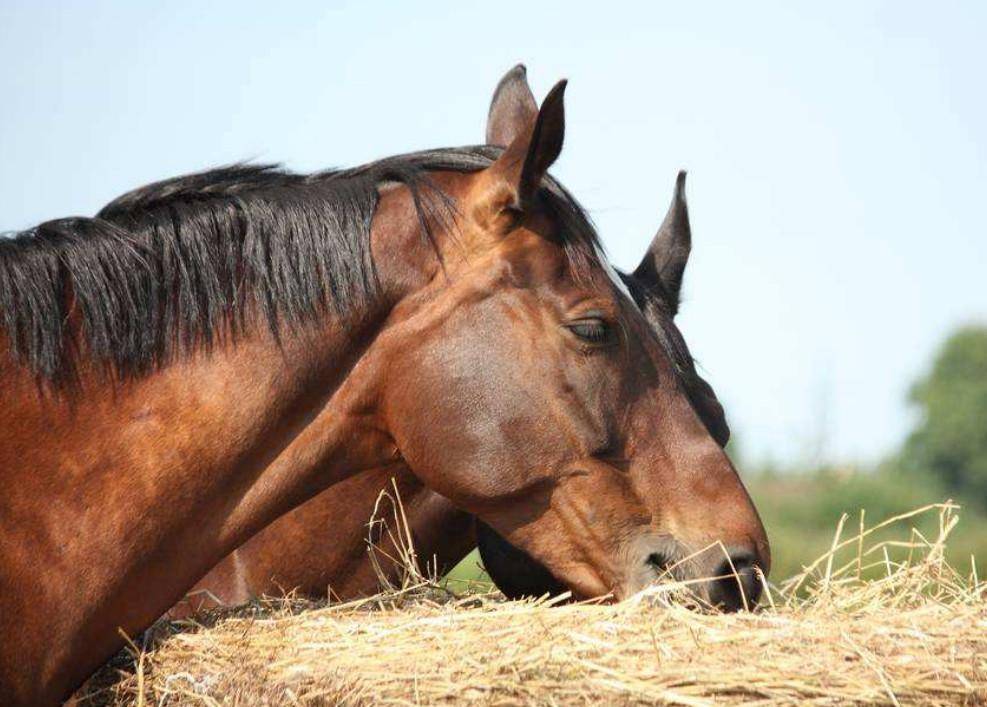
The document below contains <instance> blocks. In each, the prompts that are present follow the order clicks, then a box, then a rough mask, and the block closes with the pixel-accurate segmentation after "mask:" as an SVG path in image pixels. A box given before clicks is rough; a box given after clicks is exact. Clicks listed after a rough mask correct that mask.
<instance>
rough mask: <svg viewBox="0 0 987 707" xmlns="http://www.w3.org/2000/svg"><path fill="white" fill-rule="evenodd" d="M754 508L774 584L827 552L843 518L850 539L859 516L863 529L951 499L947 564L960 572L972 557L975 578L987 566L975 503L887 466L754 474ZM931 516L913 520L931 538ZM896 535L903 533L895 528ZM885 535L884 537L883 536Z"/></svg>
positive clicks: (985, 533) (986, 537)
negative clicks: (956, 507)
mask: <svg viewBox="0 0 987 707" xmlns="http://www.w3.org/2000/svg"><path fill="white" fill-rule="evenodd" d="M746 481H747V486H748V488H749V489H750V492H751V496H752V497H753V498H754V503H755V504H756V505H757V509H758V511H759V512H760V514H761V518H762V520H763V521H764V525H765V527H766V528H767V530H768V538H769V540H770V541H771V555H772V570H771V577H772V579H773V580H775V581H779V580H782V579H785V578H787V577H791V576H792V575H794V574H796V573H797V572H799V571H800V570H801V569H802V567H803V566H804V565H806V564H808V563H810V562H812V561H813V560H815V559H816V558H817V557H819V556H820V555H822V554H823V553H824V552H826V551H827V550H828V549H829V547H830V545H831V544H832V542H833V536H834V533H835V531H836V527H837V525H838V523H839V522H840V518H841V516H842V515H843V514H844V513H845V514H847V516H848V517H847V520H846V524H845V531H844V533H843V537H844V538H847V537H850V536H851V535H853V534H854V533H855V532H856V531H857V529H858V527H859V524H860V512H861V510H863V511H864V514H865V516H864V519H865V522H866V525H867V526H873V525H876V524H877V523H878V522H879V521H882V520H885V519H887V518H890V517H892V516H895V515H898V514H901V513H905V512H907V511H911V510H914V509H916V508H919V507H921V506H925V505H927V504H930V503H937V502H940V501H944V500H947V499H949V498H952V500H954V501H956V502H957V503H959V504H960V505H961V510H960V512H959V516H960V523H959V525H958V526H957V528H956V530H955V532H954V533H953V534H952V535H951V536H950V540H949V543H948V552H947V559H948V560H949V561H950V563H952V564H953V565H954V566H956V567H957V568H958V569H963V570H967V569H969V568H970V558H971V556H975V557H976V564H977V570H978V573H980V574H981V575H982V574H983V570H984V568H987V516H985V515H984V514H983V512H982V511H980V510H979V509H978V508H977V506H976V504H970V503H969V502H967V499H964V498H963V497H962V496H957V495H956V494H951V493H949V492H947V491H946V490H945V489H944V488H943V487H942V486H941V485H940V484H938V483H937V482H935V481H934V480H933V479H931V478H928V477H925V478H922V477H909V476H906V475H904V474H902V473H901V472H899V471H897V470H896V469H895V468H894V467H893V466H891V465H885V466H882V467H881V468H880V469H878V470H876V471H874V470H871V471H869V470H863V469H854V468H840V469H835V468H826V469H820V470H817V471H813V472H809V473H798V472H787V473H785V472H782V473H771V474H754V475H753V476H749V477H748V478H747V479H746ZM933 520H934V519H933V518H932V517H931V516H930V517H929V518H926V519H924V520H923V522H920V523H918V525H917V529H918V530H919V531H920V532H921V533H922V535H923V536H924V537H925V538H926V539H928V540H933V539H934V538H935V536H936V532H937V530H938V528H937V526H936V525H934V523H933ZM893 532H894V533H896V537H897V538H898V539H901V540H907V539H908V537H907V535H906V536H902V531H901V529H900V528H895V529H894V531H893ZM881 537H883V536H881Z"/></svg>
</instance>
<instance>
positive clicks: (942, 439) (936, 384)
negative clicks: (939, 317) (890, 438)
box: [895, 326, 987, 510]
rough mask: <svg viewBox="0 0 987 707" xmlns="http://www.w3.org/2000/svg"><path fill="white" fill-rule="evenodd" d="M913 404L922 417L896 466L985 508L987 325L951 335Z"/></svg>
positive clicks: (915, 388)
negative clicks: (940, 485) (934, 480)
mask: <svg viewBox="0 0 987 707" xmlns="http://www.w3.org/2000/svg"><path fill="white" fill-rule="evenodd" d="M909 401H910V402H911V403H912V404H913V405H915V406H916V407H917V408H918V410H919V413H920V415H921V417H920V420H919V423H918V425H917V427H916V429H915V431H914V432H913V433H912V434H911V435H910V436H909V437H908V439H907V440H906V442H905V445H904V447H903V449H902V450H901V453H900V455H899V457H898V459H897V460H896V462H895V464H896V465H897V466H899V467H900V468H901V469H902V470H903V471H905V472H907V473H909V475H911V476H915V477H919V478H922V477H928V476H931V477H933V478H935V479H938V480H939V481H940V482H941V483H942V484H943V485H944V486H945V487H946V488H947V489H949V490H950V491H952V492H954V493H959V494H962V495H964V496H966V497H967V498H968V499H969V500H970V502H971V503H976V504H977V505H979V506H980V507H981V508H983V509H985V510H987V326H969V327H965V328H963V329H960V330H959V331H957V332H956V333H954V334H953V335H952V336H950V337H949V338H948V339H947V340H946V342H945V343H944V344H943V345H942V347H941V348H940V350H939V352H938V353H937V355H936V357H935V361H934V363H933V365H932V370H931V371H930V372H929V374H928V375H927V376H925V377H924V378H922V379H921V380H919V381H918V382H917V383H915V385H914V386H912V390H911V393H910V394H909Z"/></svg>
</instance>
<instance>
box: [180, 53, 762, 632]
mask: <svg viewBox="0 0 987 707" xmlns="http://www.w3.org/2000/svg"><path fill="white" fill-rule="evenodd" d="M506 82H514V83H515V90H514V91H513V92H511V93H505V92H504V91H497V92H496V93H495V94H494V99H493V101H492V102H491V106H490V110H489V116H498V115H501V114H503V113H504V111H506V110H508V109H509V107H507V106H501V105H498V101H503V100H507V99H511V100H515V101H517V98H518V97H521V98H522V99H524V101H523V104H524V105H527V106H530V108H529V109H530V110H534V107H533V106H534V97H533V96H532V94H531V90H530V88H528V85H527V80H526V78H525V76H524V73H523V70H522V69H518V70H515V71H513V72H511V73H509V74H508V75H507V76H505V78H504V80H503V81H502V85H503V84H504V83H506ZM494 127H495V126H493V125H491V126H490V129H489V130H488V132H490V131H491V130H492V129H493V128H494ZM684 185H685V174H684V173H682V174H680V176H679V179H678V181H677V183H676V188H675V195H674V197H673V199H672V203H671V206H670V207H669V209H668V213H667V214H666V216H665V219H664V221H663V223H662V226H661V228H659V230H658V233H657V235H656V236H655V238H654V239H653V240H652V242H651V245H650V247H649V249H648V251H647V253H646V254H645V256H644V258H643V259H642V261H641V265H640V266H639V268H638V270H637V272H635V273H630V274H627V273H623V272H620V273H619V275H620V278H621V279H622V280H623V282H624V284H625V285H626V287H627V288H628V290H629V292H630V294H631V296H632V297H633V299H634V302H635V304H636V305H637V306H638V307H639V308H640V309H641V311H642V312H644V313H645V317H646V318H647V319H648V321H649V323H651V324H652V326H653V327H654V330H655V333H656V335H658V336H663V331H662V329H661V325H662V319H661V318H660V317H658V316H656V312H655V311H654V308H653V303H652V301H651V300H652V299H653V298H655V297H663V298H664V299H663V300H662V301H661V307H662V308H663V309H664V310H666V311H668V312H670V313H672V314H674V313H675V311H676V309H677V302H678V292H677V288H678V287H679V285H680V283H681V278H682V272H678V273H676V275H675V279H674V281H673V280H672V279H669V280H668V281H667V287H663V288H660V289H654V288H653V287H652V286H650V285H649V284H648V283H649V282H650V281H651V280H652V279H653V275H651V274H650V269H651V268H652V267H653V265H654V264H655V263H659V264H664V263H669V262H671V261H673V260H676V261H677V262H678V263H679V264H680V265H681V269H682V271H684V268H685V264H686V261H687V259H688V256H689V252H690V250H691V241H692V235H691V228H690V225H689V213H688V208H687V206H686V201H685V195H684ZM659 267H664V266H663V265H660V266H659ZM672 288H676V289H675V290H673V289H672ZM671 350H672V351H673V352H677V354H676V357H677V365H678V366H679V367H680V368H681V369H682V370H683V371H687V372H688V375H683V376H682V383H683V385H685V386H686V390H687V392H688V394H689V396H690V399H691V400H692V402H693V406H694V407H695V409H696V412H697V413H698V414H699V417H700V419H701V420H702V421H703V423H704V424H705V425H706V427H707V429H708V430H709V431H710V433H711V434H712V435H713V437H714V438H715V439H716V440H717V442H719V443H720V444H721V445H725V444H726V442H727V440H728V439H729V434H730V432H729V427H728V426H727V423H726V419H725V417H724V415H723V408H722V407H721V406H720V404H719V401H718V400H717V398H716V395H715V394H714V392H713V390H712V388H711V387H710V386H709V384H708V383H706V382H705V381H704V380H703V379H702V378H701V377H700V376H699V375H698V373H696V370H695V367H694V366H693V363H692V359H691V357H689V356H688V355H687V353H688V352H687V350H686V349H684V348H683V347H682V346H681V345H679V346H676V347H673V348H672V349H671ZM391 478H394V480H395V482H396V484H397V491H398V493H399V495H400V497H401V498H402V499H403V501H404V513H405V516H406V518H407V521H408V525H409V529H410V531H411V533H412V537H413V541H414V548H415V550H416V551H417V553H418V556H419V559H420V560H421V561H423V562H426V563H427V564H428V567H429V568H431V569H432V570H433V571H437V572H438V573H440V574H442V573H444V572H445V571H446V570H448V569H450V568H451V567H452V566H454V565H455V564H456V563H457V562H459V560H461V559H462V558H463V557H464V556H465V555H466V554H467V552H468V551H469V550H470V549H471V548H472V547H473V545H475V544H476V534H475V533H474V528H473V522H472V518H471V517H470V516H469V515H468V514H467V513H464V512H463V511H460V510H459V509H457V508H456V507H455V506H453V505H452V504H451V503H450V502H449V501H448V500H447V499H445V498H443V497H442V496H440V495H438V494H437V493H434V492H433V491H431V490H429V489H428V488H426V487H424V486H422V485H421V484H420V483H419V482H417V480H416V479H415V478H414V476H413V475H412V474H411V472H410V471H409V470H407V469H400V470H397V471H395V472H393V473H392V472H391V471H390V470H386V469H385V470H373V471H369V472H364V473H363V474H360V475H358V476H354V477H353V478H352V479H348V480H347V481H345V482H342V483H340V484H337V485H336V486H333V487H332V488H330V489H327V490H326V491H323V492H322V493H320V494H319V495H318V496H316V497H315V498H313V499H311V500H309V501H306V502H305V503H304V504H302V505H301V506H300V507H298V508H297V509H295V510H293V511H291V512H289V513H287V514H286V515H285V516H283V517H281V518H279V519H278V520H276V521H275V522H274V523H272V524H271V525H270V526H268V527H267V528H265V529H264V530H263V531H261V532H260V533H259V534H257V535H256V536H254V537H253V538H251V539H250V540H249V541H248V542H246V543H245V544H244V545H243V546H241V547H240V548H238V549H236V550H234V551H233V552H232V553H231V554H230V555H228V556H227V557H226V558H224V559H223V561H222V562H220V563H219V564H218V565H217V566H216V567H214V568H213V569H212V570H211V571H210V572H209V574H208V575H206V577H204V578H203V579H202V580H200V581H199V582H198V583H197V584H196V586H195V587H194V588H193V589H192V591H191V592H189V595H188V596H187V597H186V598H185V599H184V600H183V601H182V602H180V603H179V604H178V605H176V606H175V607H174V608H173V609H172V610H171V612H170V613H171V615H172V616H175V617H179V616H185V615H187V614H189V613H191V612H194V611H196V610H199V609H201V608H206V607H211V606H215V605H216V604H220V605H229V604H237V603H241V602H244V601H247V600H248V599H250V598H252V597H257V596H264V595H269V596H271V595H275V596H276V595H280V594H283V593H285V592H297V593H298V594H300V595H302V596H308V597H312V598H324V597H325V596H326V594H327V590H328V591H331V593H332V595H333V596H335V597H338V598H340V599H343V600H346V599H351V598H356V597H359V596H365V595H367V594H371V593H373V592H375V591H378V590H379V588H380V582H379V578H378V576H377V572H378V571H379V570H380V569H384V570H385V571H387V570H389V571H390V573H391V575H392V577H391V579H393V578H394V576H396V575H397V574H398V573H399V572H400V571H401V568H400V567H399V566H398V565H397V564H396V563H385V564H384V566H383V567H381V566H379V565H378V566H376V567H375V566H374V565H372V563H371V561H370V557H369V555H368V539H369V538H368V532H367V521H368V519H369V518H370V516H371V513H372V512H373V510H374V501H375V499H376V498H377V497H378V495H379V494H380V493H381V492H382V491H386V490H388V487H389V484H390V480H391ZM387 540H388V538H383V541H384V542H385V543H387ZM479 540H480V550H481V554H482V556H483V560H484V564H485V566H486V567H487V569H488V571H489V573H490V574H491V576H492V577H493V578H494V580H495V582H496V583H497V585H498V586H499V587H500V589H501V590H502V591H503V592H504V593H505V594H506V595H507V596H509V597H511V598H519V597H523V596H541V595H543V594H556V593H559V592H562V591H564V589H565V587H564V585H562V584H561V583H560V582H558V581H557V580H556V579H555V578H554V577H552V576H551V574H550V573H549V572H548V571H547V570H545V569H544V567H542V566H541V565H539V564H538V563H536V562H534V561H533V560H532V559H531V558H530V557H528V556H527V555H525V554H524V553H522V552H521V551H519V550H517V549H516V548H513V547H511V546H510V545H509V544H508V543H507V542H506V541H504V540H503V538H501V537H500V536H499V535H497V533H496V531H494V530H493V529H491V528H490V527H489V526H487V525H485V524H481V526H480V533H479ZM396 552H397V548H394V547H392V546H391V544H390V543H388V544H387V547H386V548H385V550H384V553H385V554H391V555H393V554H395V553H396ZM751 598H753V597H751ZM736 599H740V597H736Z"/></svg>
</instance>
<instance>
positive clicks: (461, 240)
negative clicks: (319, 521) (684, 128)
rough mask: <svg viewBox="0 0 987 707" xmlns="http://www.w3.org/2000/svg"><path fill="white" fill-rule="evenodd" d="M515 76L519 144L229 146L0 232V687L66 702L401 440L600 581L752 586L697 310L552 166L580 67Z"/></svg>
mask: <svg viewBox="0 0 987 707" xmlns="http://www.w3.org/2000/svg"><path fill="white" fill-rule="evenodd" d="M517 78H518V76H517V73H516V72H514V73H512V74H509V76H508V77H506V78H505V81H504V82H502V84H501V86H500V88H499V90H498V94H499V95H501V96H503V97H506V98H508V99H510V100H497V99H496V98H495V102H494V109H493V110H492V116H491V123H492V125H493V126H495V129H493V130H492V131H491V134H492V135H495V136H497V139H498V140H499V141H500V142H501V143H502V144H503V145H504V146H505V147H503V149H501V148H497V149H493V148H489V147H478V148H464V149H459V150H446V151H434V152H428V153H419V154H416V155H410V156H405V157H399V158H389V159H387V160H382V161H381V162H378V163H373V164H371V165H368V166H365V167H362V168H358V169H355V170H349V171H346V172H334V173H326V174H320V175H310V176H300V175H290V174H285V173H281V172H274V171H270V170H263V169H256V168H254V169H250V168H234V169H231V170H219V171H216V172H211V173H206V174H203V175H193V176H191V177H187V178H184V179H179V180H172V181H169V182H165V183H163V184H160V185H154V186H152V187H151V188H148V189H146V190H139V191H138V192H135V193H133V194H131V195H126V196H125V197H122V198H121V199H119V200H118V201H117V202H114V203H113V204H111V205H110V206H109V207H107V208H106V209H104V211H103V212H101V214H100V217H99V218H97V219H74V220H68V221H61V222H53V223H49V224H43V225H42V226H41V227H39V228H38V229H37V230H36V231H35V232H34V233H33V234H29V235H26V236H22V237H19V238H17V239H14V240H13V241H9V242H4V243H0V326H2V327H3V331H4V335H5V336H6V338H7V341H6V344H7V345H8V347H9V350H10V352H11V354H10V355H9V356H8V357H7V358H6V359H5V360H3V362H2V363H0V381H2V387H3V391H4V394H5V406H4V408H3V410H2V412H0V429H3V430H4V437H3V439H2V440H0V470H2V474H3V479H2V481H3V494H2V495H0V586H2V591H0V633H2V634H3V636H4V641H2V642H0V701H2V702H4V703H5V704H38V703H52V702H54V701H56V700H57V699H59V698H61V697H62V696H64V695H66V694H67V693H68V692H70V691H71V690H72V689H73V688H74V687H75V686H76V685H78V684H79V682H81V681H82V680H83V679H84V678H85V677H86V676H87V675H88V674H89V672H90V671H91V670H92V669H94V668H95V667H97V666H98V665H99V663H100V662H102V661H103V660H105V659H106V658H107V657H108V656H109V655H110V654H112V652H113V651H115V650H116V649H117V648H118V647H119V646H120V645H121V643H122V638H121V637H120V636H119V632H118V629H122V630H123V631H125V632H127V633H130V634H134V633H136V632H137V631H139V630H141V629H142V628H144V627H145V626H146V625H148V624H149V623H150V622H151V621H153V620H154V619H155V618H157V616H159V615H160V614H161V613H163V612H164V611H165V610H167V609H168V608H169V607H170V606H172V605H173V604H174V603H175V601H177V600H178V599H179V598H180V597H181V596H182V594H183V593H184V592H185V590H186V589H187V588H188V587H190V586H192V585H193V584H194V583H195V581H196V580H197V579H199V578H200V577H202V576H203V575H204V574H205V573H206V572H207V571H208V570H209V569H210V568H211V567H213V566H214V565H215V564H216V563H217V562H219V561H220V560H221V559H222V558H223V557H224V556H226V555H227V554H229V553H230V552H232V551H233V550H234V549H236V548H237V547H238V546H239V545H241V544H242V543H243V542H244V541H246V540H247V539H248V538H249V537H250V536H252V535H254V534H255V533H256V532H257V531H259V530H260V529H261V528H263V527H264V526H265V525H267V524H269V523H270V522H271V521H273V520H274V519H275V518H277V517H279V516H281V515H282V514H284V513H285V512H286V511H288V510H290V509H291V508H293V507H296V506H298V505H299V504H301V503H303V502H304V501H306V500H307V499H309V498H311V497H313V496H314V495H315V494H317V493H319V492H320V491H323V490H325V489H327V488H330V487H333V486H334V485H336V484H339V483H340V482H343V481H344V480H345V479H347V478H350V477H353V476H355V475H358V474H361V473H363V472H365V471H370V470H374V469H386V468H389V467H392V466H394V465H400V466H402V467H405V468H407V469H409V470H410V471H411V473H412V474H413V475H414V477H415V478H416V479H417V480H418V481H419V482H420V483H421V484H423V485H424V486H426V487H428V488H429V489H430V490H431V491H433V492H435V493H437V494H440V495H441V496H443V497H445V498H447V499H448V500H449V502H450V503H451V504H452V505H453V506H454V507H456V508H459V509H462V511H463V512H467V513H470V514H473V515H476V516H477V517H478V518H479V519H480V520H481V521H483V523H484V524H485V525H487V526H489V527H490V528H492V529H493V531H495V532H496V533H497V534H498V535H499V536H501V537H502V538H503V539H504V540H505V541H506V542H507V543H509V544H510V546H512V547H515V548H517V549H518V550H520V551H522V552H524V553H525V554H526V555H528V556H530V558H532V559H533V560H534V561H536V562H538V563H540V564H541V565H542V566H544V567H545V568H546V569H547V570H548V571H549V572H551V574H552V576H553V577H555V578H556V579H557V580H558V581H559V582H561V583H563V584H564V585H565V586H566V587H568V588H569V589H571V590H572V591H573V592H574V593H575V594H576V595H577V596H586V597H589V596H600V595H606V594H610V595H612V596H614V597H616V598H618V599H619V598H622V597H624V596H627V595H629V594H631V593H633V592H635V591H637V590H638V589H640V588H641V587H643V586H645V585H647V584H648V583H649V582H650V581H652V580H653V579H654V578H655V577H656V576H658V575H659V574H660V573H661V572H663V571H665V570H666V569H667V568H668V567H670V566H674V567H677V568H678V569H677V570H676V571H677V572H678V573H679V574H681V575H683V576H686V577H689V578H699V577H710V576H713V575H717V574H720V573H721V572H722V571H723V567H724V563H725V562H726V563H728V564H729V567H731V568H735V569H736V571H737V573H738V574H737V577H736V578H735V580H734V585H733V586H734V588H733V589H730V588H729V585H725V584H723V582H722V581H720V580H715V579H714V580H710V581H706V582H702V583H700V584H699V585H697V590H696V591H697V592H699V593H701V594H703V595H704V596H705V597H707V598H708V599H709V600H710V601H712V602H714V603H718V602H720V601H721V600H723V599H724V597H726V598H727V599H726V601H727V604H730V603H731V602H732V603H735V602H734V600H733V598H732V597H733V595H736V594H737V588H736V587H737V584H738V583H739V584H740V585H741V589H743V588H745V587H746V589H747V590H748V593H749V592H750V590H751V589H752V588H753V587H754V584H753V581H754V580H753V577H754V572H755V570H756V568H757V567H761V568H763V569H764V570H767V565H768V563H769V555H768V547H767V539H766V536H765V534H764V529H763V527H762V526H761V523H760V520H759V519H758V517H757V514H756V511H755V510H754V508H753V505H752V504H751V501H750V499H749V497H748V496H747V493H746V491H745V490H744V487H743V484H742V483H741V482H740V480H739V478H738V477H737V475H736V472H735V470H734V469H733V467H732V465H731V464H730V462H729V461H728V460H727V458H726V456H725V455H724V454H723V452H722V449H721V448H720V446H719V444H717V442H716V440H715V439H714V438H713V436H712V435H711V433H710V430H709V429H708V428H707V426H706V425H705V424H704V423H703V421H702V420H701V419H700V417H699V416H698V414H697V412H696V408H695V405H694V401H693V399H692V396H691V393H690V390H689V389H688V388H687V387H686V386H685V385H684V384H683V380H684V378H686V377H688V375H689V371H688V370H684V369H683V367H682V364H681V361H680V360H679V357H677V356H676V355H675V351H676V346H675V343H676V341H677V339H676V337H677V336H678V335H677V330H676V329H675V327H674V324H673V323H672V322H671V318H670V315H669V313H667V312H663V311H661V307H660V306H658V305H655V307H657V309H655V307H653V308H652V309H653V311H650V313H649V311H646V310H641V309H640V308H638V307H636V306H635V305H634V304H633V303H632V302H630V301H629V299H628V298H627V297H626V295H625V294H624V293H623V291H622V289H621V287H618V283H615V282H614V281H613V280H612V279H611V278H610V276H609V275H608V270H607V267H606V265H605V262H603V261H601V259H600V249H599V244H598V241H597V238H596V235H595V232H594V231H593V230H592V227H591V225H590V224H589V222H588V221H587V220H586V218H585V216H584V215H583V213H582V211H581V209H580V208H579V207H578V204H576V203H575V201H574V200H573V199H572V197H571V196H570V195H568V193H567V192H565V190H564V189H563V188H562V187H561V186H560V185H558V183H557V182H555V181H554V180H552V179H551V178H550V177H549V176H548V175H547V170H548V168H549V167H550V166H551V164H552V163H553V162H554V161H555V159H556V158H557V156H558V154H559V152H560V150H561V147H562V142H563V135H564V111H563V106H562V96H563V91H564V83H562V84H559V85H557V86H556V88H555V89H553V91H552V92H550V94H549V96H548V97H547V98H546V100H545V101H544V103H543V105H542V106H541V108H540V109H539V108H538V107H537V106H535V105H534V103H533V99H529V96H528V95H526V94H525V92H526V91H527V87H526V86H524V87H522V86H520V83H519V81H518V80H517ZM528 93H530V92H528ZM501 106H509V108H510V110H500V108H499V107H501ZM677 267H678V261H677V260H676V261H673V262H671V264H669V263H661V262H656V263H655V266H654V267H652V268H650V271H651V272H643V271H642V272H643V274H644V275H647V276H649V277H650V278H651V280H650V282H649V284H648V287H649V288H652V289H661V288H663V287H667V286H668V284H667V283H668V282H673V281H674V279H675V278H674V275H675V272H676V269H677ZM679 274H681V273H680V272H679ZM666 281H667V282H666ZM675 289H676V291H677V287H676V288H675ZM648 317H651V318H652V319H654V321H656V322H658V324H659V330H660V332H661V334H660V335H657V334H656V331H657V330H656V328H655V326H654V324H653V323H652V322H650V321H649V319H648ZM669 341H670V342H671V346H670V345H669ZM683 346H684V344H683ZM690 365H691V362H690ZM713 545H715V546H716V547H718V548H722V549H723V550H724V551H725V552H726V553H727V557H726V560H724V558H723V554H722V552H721V551H719V550H718V551H717V552H705V553H704V552H702V551H703V549H704V548H705V547H707V546H713Z"/></svg>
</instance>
